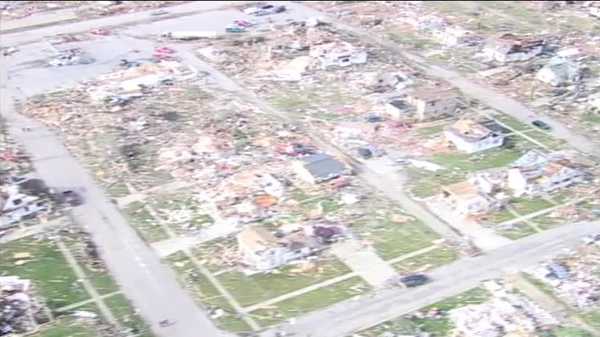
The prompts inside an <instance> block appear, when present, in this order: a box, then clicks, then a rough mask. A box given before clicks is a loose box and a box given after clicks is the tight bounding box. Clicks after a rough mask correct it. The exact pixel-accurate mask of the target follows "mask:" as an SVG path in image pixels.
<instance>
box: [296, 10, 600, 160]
mask: <svg viewBox="0 0 600 337" xmlns="http://www.w3.org/2000/svg"><path fill="white" fill-rule="evenodd" d="M287 5H288V6H289V7H290V8H292V9H293V10H295V11H301V12H303V13H304V14H305V15H307V16H315V17H322V18H325V19H326V21H328V22H330V23H331V24H333V25H334V26H335V27H337V28H339V29H341V30H345V31H348V32H351V33H353V34H355V35H357V36H359V37H361V38H362V39H364V40H365V41H369V42H372V43H376V44H379V45H381V46H383V47H385V48H388V49H389V50H393V51H394V52H395V53H397V54H398V55H400V56H402V57H403V58H405V59H407V60H408V61H410V62H411V63H412V64H413V65H414V66H417V67H419V68H421V69H422V70H423V71H424V72H425V74H427V75H428V76H431V77H433V78H439V79H442V80H445V81H447V82H449V83H450V84H452V85H453V86H455V87H457V88H458V89H460V90H461V91H462V92H463V94H464V95H465V96H467V97H471V98H474V99H477V100H479V101H480V102H481V103H483V104H485V105H487V106H489V107H491V108H493V109H495V110H497V111H500V112H502V113H505V114H507V115H509V116H511V117H513V118H516V119H518V120H520V121H521V122H523V123H526V124H530V123H531V122H532V121H534V120H542V121H544V122H546V123H547V124H548V125H550V126H551V127H552V130H551V131H549V133H551V134H552V135H553V136H554V137H556V138H560V139H563V140H565V141H567V142H568V143H569V145H571V146H572V147H573V148H575V149H577V150H579V151H581V152H583V153H587V154H591V155H594V156H596V157H600V145H598V144H595V143H594V142H592V141H590V140H589V138H586V137H585V136H584V135H583V134H579V133H577V132H576V131H574V130H570V129H569V128H567V127H566V126H564V125H563V124H562V123H561V122H560V121H558V120H556V119H553V118H551V117H549V116H546V115H541V114H536V113H535V112H533V111H531V110H530V109H529V108H527V107H526V106H525V105H524V104H522V103H520V102H518V101H516V100H515V99H513V98H511V97H508V96H506V95H504V94H502V93H499V92H496V91H495V90H494V89H492V88H490V87H488V86H486V85H483V84H480V83H476V82H474V81H471V80H469V79H467V78H465V77H464V76H462V75H461V74H459V73H458V72H456V71H452V70H449V69H444V68H442V67H439V66H436V65H430V64H428V63H427V61H426V60H425V59H423V58H422V57H420V56H418V55H415V54H413V53H409V52H407V51H406V50H405V49H403V48H401V47H399V46H398V45H397V44H396V43H394V42H393V41H390V40H387V39H383V38H380V37H378V36H377V35H376V34H373V33H372V32H369V31H366V30H364V29H360V28H357V27H353V26H349V25H347V24H344V23H343V22H341V21H339V20H336V19H334V18H332V17H330V16H327V15H326V14H325V13H322V12H319V11H317V10H314V9H312V8H308V7H306V6H304V5H302V4H299V3H288V4H287Z"/></svg>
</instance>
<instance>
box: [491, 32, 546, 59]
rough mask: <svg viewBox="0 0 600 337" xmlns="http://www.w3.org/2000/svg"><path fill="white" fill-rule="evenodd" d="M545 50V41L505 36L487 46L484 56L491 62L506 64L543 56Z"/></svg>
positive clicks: (495, 39)
mask: <svg viewBox="0 0 600 337" xmlns="http://www.w3.org/2000/svg"><path fill="white" fill-rule="evenodd" d="M543 50H544V40H536V39H528V38H524V37H517V36H515V35H513V34H503V35H501V36H499V37H497V38H493V39H491V40H489V41H488V42H487V43H486V44H485V46H484V48H483V55H484V56H485V57H486V58H487V59H489V60H493V61H497V62H501V63H506V62H517V61H527V60H530V59H532V58H533V57H535V56H537V55H539V54H541V53H542V51H543Z"/></svg>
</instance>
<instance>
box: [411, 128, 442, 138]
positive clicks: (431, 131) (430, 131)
mask: <svg viewBox="0 0 600 337" xmlns="http://www.w3.org/2000/svg"><path fill="white" fill-rule="evenodd" d="M445 127H446V125H436V126H429V127H425V128H418V129H417V130H416V133H417V135H418V136H420V137H430V136H434V135H438V134H440V133H442V132H443V131H444V128H445Z"/></svg>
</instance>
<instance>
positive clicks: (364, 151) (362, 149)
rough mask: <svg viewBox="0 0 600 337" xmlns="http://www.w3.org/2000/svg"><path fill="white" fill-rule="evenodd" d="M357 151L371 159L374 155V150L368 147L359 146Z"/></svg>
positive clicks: (364, 157)
mask: <svg viewBox="0 0 600 337" xmlns="http://www.w3.org/2000/svg"><path fill="white" fill-rule="evenodd" d="M357 152H358V155H359V156H361V157H362V158H363V159H369V158H371V157H373V152H371V150H369V149H367V148H366V147H359V148H358V150H357Z"/></svg>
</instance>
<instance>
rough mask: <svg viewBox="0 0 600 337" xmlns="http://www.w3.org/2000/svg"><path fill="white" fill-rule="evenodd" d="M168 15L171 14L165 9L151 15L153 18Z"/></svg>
mask: <svg viewBox="0 0 600 337" xmlns="http://www.w3.org/2000/svg"><path fill="white" fill-rule="evenodd" d="M166 14H169V12H167V11H166V10H164V9H161V10H158V11H155V12H152V13H150V15H152V16H159V15H166Z"/></svg>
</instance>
